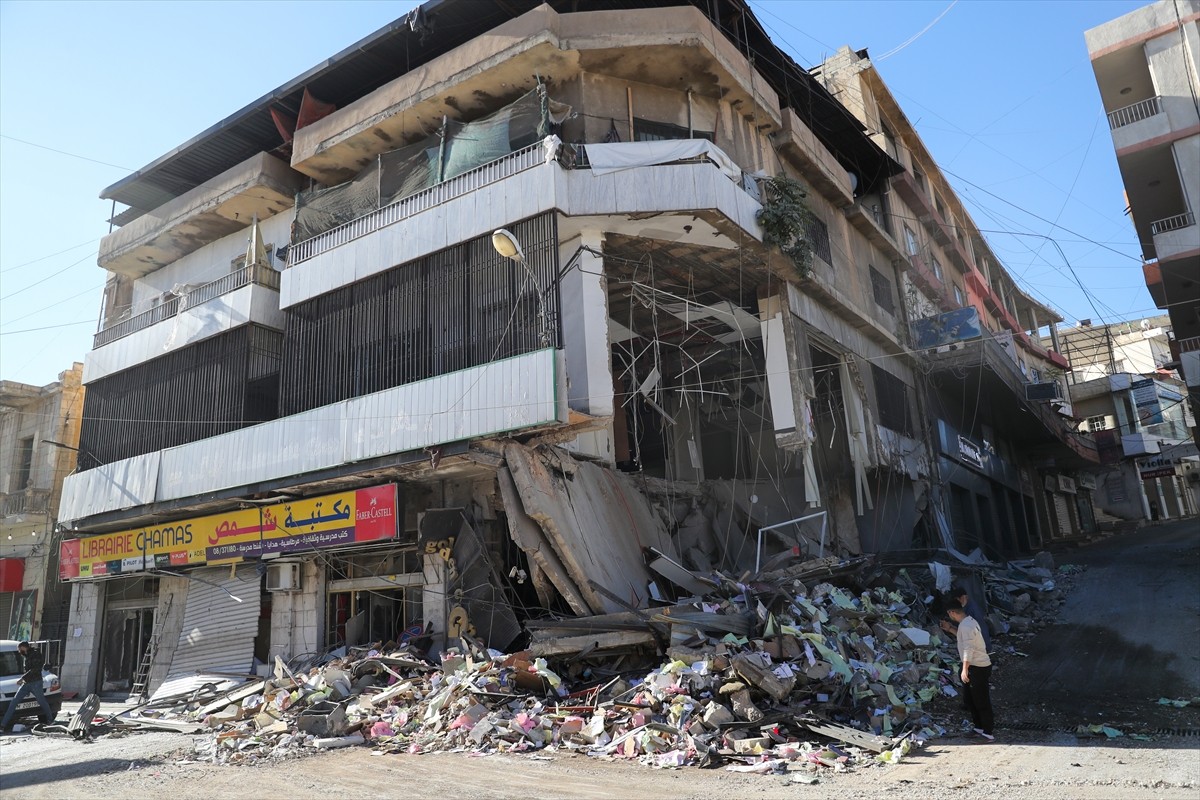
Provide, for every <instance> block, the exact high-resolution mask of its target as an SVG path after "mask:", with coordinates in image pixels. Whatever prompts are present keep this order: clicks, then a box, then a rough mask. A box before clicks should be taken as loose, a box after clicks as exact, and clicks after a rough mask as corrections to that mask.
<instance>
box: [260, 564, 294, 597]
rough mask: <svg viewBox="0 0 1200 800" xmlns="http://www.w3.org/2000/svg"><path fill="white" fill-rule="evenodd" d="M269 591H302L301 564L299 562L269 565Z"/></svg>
mask: <svg viewBox="0 0 1200 800" xmlns="http://www.w3.org/2000/svg"><path fill="white" fill-rule="evenodd" d="M267 591H268V592H298V591H300V563H299V562H297V561H276V562H275V563H273V564H268V565H267Z"/></svg>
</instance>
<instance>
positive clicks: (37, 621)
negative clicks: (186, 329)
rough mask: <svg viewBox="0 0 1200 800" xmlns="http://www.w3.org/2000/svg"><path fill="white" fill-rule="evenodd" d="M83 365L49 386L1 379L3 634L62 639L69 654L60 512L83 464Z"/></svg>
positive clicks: (0, 594) (55, 649)
mask: <svg viewBox="0 0 1200 800" xmlns="http://www.w3.org/2000/svg"><path fill="white" fill-rule="evenodd" d="M82 379H83V364H75V365H74V366H73V367H72V368H71V369H69V370H66V371H65V372H62V373H60V374H59V376H58V380H57V381H55V382H54V383H51V384H47V385H46V386H30V385H29V384H25V383H18V382H16V381H0V638H2V639H18V640H19V639H45V640H51V641H53V642H55V644H54V645H53V646H52V647H51V652H49V653H47V655H48V656H49V657H52V658H56V657H57V656H58V655H60V654H61V651H60V649H59V645H61V642H62V639H63V634H64V631H65V627H66V622H67V607H66V602H67V600H68V599H69V597H70V590H69V587H65V586H63V585H62V584H61V583H60V582H59V580H58V544H57V538H56V536H55V523H56V521H57V518H56V514H57V509H58V503H59V498H60V496H61V493H62V485H63V479H64V478H66V476H67V475H68V474H70V473H71V472H72V471H73V470H74V469H75V455H76V454H75V450H76V447H77V446H78V443H79V427H80V420H81V419H82V416H83V385H82Z"/></svg>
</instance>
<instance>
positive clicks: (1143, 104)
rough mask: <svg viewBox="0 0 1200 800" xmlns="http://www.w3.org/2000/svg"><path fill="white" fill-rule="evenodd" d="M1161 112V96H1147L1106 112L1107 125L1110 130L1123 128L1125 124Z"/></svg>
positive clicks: (1139, 120)
mask: <svg viewBox="0 0 1200 800" xmlns="http://www.w3.org/2000/svg"><path fill="white" fill-rule="evenodd" d="M1161 113H1162V98H1161V97H1158V96H1155V97H1148V98H1146V99H1145V100H1139V101H1138V102H1136V103H1131V104H1129V105H1127V106H1125V107H1124V108H1118V109H1117V110H1116V111H1110V112H1108V127H1109V129H1110V130H1114V131H1115V130H1117V129H1118V128H1124V127H1125V126H1126V125H1132V124H1134V123H1135V122H1141V121H1142V120H1144V119H1149V118H1150V117H1153V116H1155V115H1156V114H1161Z"/></svg>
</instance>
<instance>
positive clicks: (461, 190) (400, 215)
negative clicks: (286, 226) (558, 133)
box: [288, 142, 546, 267]
mask: <svg viewBox="0 0 1200 800" xmlns="http://www.w3.org/2000/svg"><path fill="white" fill-rule="evenodd" d="M545 153H546V145H545V144H544V143H543V142H536V143H534V144H531V145H528V146H526V147H522V148H521V149H520V150H515V151H513V152H512V153H509V154H508V155H506V156H504V157H503V158H498V159H496V160H495V161H489V162H488V163H486V164H483V165H482V166H478V167H476V168H475V169H472V170H468V171H467V172H464V173H463V174H461V175H456V176H455V177H453V178H450V179H449V180H446V181H442V182H441V183H439V184H437V185H436V186H430V187H429V188H428V189H424V190H422V191H419V192H417V193H416V194H410V195H409V196H408V197H405V198H402V199H400V200H397V201H396V202H394V203H391V204H389V205H386V206H384V207H383V208H381V209H379V210H378V211H372V212H371V213H369V214H365V215H363V216H361V217H359V218H358V219H353V220H351V221H349V222H346V223H343V224H341V225H338V226H337V227H336V228H330V229H329V230H327V231H325V232H324V233H320V234H317V235H316V236H314V237H312V238H311V239H306V240H304V241H303V242H297V243H296V244H293V245H292V247H291V250H290V252H289V255H288V266H289V267H294V266H295V265H297V264H299V263H300V262H302V261H306V260H308V259H310V258H312V257H313V256H316V255H319V254H321V253H324V252H326V251H327V250H332V249H333V248H335V247H339V246H341V245H343V244H345V243H346V242H349V241H352V240H354V239H357V238H359V237H360V236H366V235H367V234H368V233H374V232H375V231H377V230H379V229H380V228H384V227H387V226H388V225H391V224H393V223H395V222H399V221H400V220H402V219H406V218H407V217H411V216H413V215H414V214H418V213H420V212H422V211H427V210H428V209H430V208H433V207H434V206H439V205H441V204H442V203H445V202H447V201H449V200H453V199H454V198H456V197H461V196H463V195H465V194H470V193H471V192H473V191H475V190H476V189H480V188H482V187H484V186H487V185H488V184H491V183H495V182H497V181H501V180H504V179H505V178H509V177H512V176H513V175H516V174H517V173H519V172H524V171H525V170H527V169H531V168H533V167H536V166H538V165H539V164H541V163H543V162H544V161H545Z"/></svg>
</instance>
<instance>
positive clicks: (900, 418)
mask: <svg viewBox="0 0 1200 800" xmlns="http://www.w3.org/2000/svg"><path fill="white" fill-rule="evenodd" d="M871 376H872V377H873V378H874V379H875V403H876V405H878V406H879V424H880V425H882V426H883V427H885V428H891V429H892V430H894V431H896V432H898V433H903V434H904V435H905V436H911V435H912V415H911V414H910V413H909V404H908V387H907V386H906V385H905V384H904V381H902V380H900V379H899V378H897V377H896V376H895V375H893V374H892V373H890V372H888V371H887V370H885V369H882V368H881V367H879V366H878V365H876V364H872V365H871Z"/></svg>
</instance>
